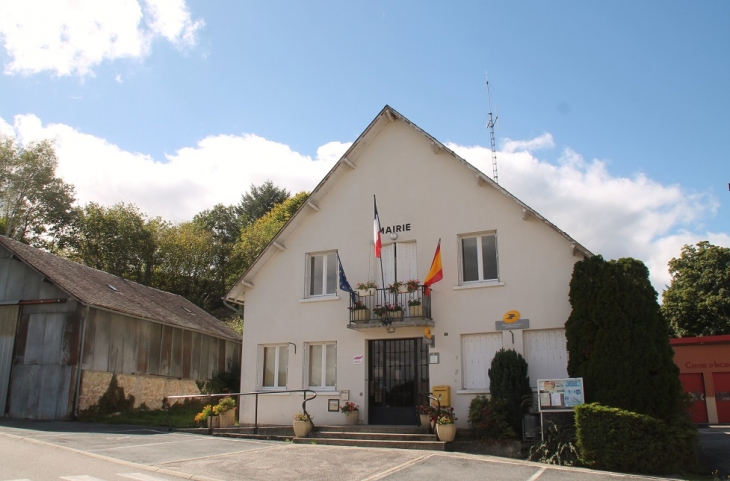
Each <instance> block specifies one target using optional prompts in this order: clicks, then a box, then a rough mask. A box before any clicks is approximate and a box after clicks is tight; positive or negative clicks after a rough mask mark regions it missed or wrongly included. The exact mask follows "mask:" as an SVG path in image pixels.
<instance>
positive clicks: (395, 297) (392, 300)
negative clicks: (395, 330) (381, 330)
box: [348, 285, 431, 325]
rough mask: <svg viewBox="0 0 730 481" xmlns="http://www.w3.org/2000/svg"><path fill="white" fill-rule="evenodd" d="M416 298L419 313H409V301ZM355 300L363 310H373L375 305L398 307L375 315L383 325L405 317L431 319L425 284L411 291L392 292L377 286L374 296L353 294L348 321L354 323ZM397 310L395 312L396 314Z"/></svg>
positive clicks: (428, 297) (429, 302) (429, 297)
mask: <svg viewBox="0 0 730 481" xmlns="http://www.w3.org/2000/svg"><path fill="white" fill-rule="evenodd" d="M411 300H416V301H420V302H421V306H420V307H421V309H420V310H421V315H420V316H413V315H411V309H415V308H412V307H410V305H409V301H411ZM355 302H357V303H359V305H361V306H365V310H367V311H368V312H373V313H374V311H375V308H376V307H377V306H381V307H383V308H385V306H386V305H389V304H390V305H395V306H398V307H400V310H399V311H385V312H384V315H382V316H378V315H375V317H376V320H377V319H379V320H380V321H381V322H382V323H383V325H389V324H391V323H392V322H393V321H394V320H401V319H403V320H405V319H415V318H423V319H429V320H430V319H431V294H430V293H429V294H426V286H425V285H421V286H419V287H418V289H417V290H415V291H412V292H393V291H391V290H390V289H389V288H387V287H386V288H377V289H375V295H374V296H363V297H361V296H360V295H358V294H357V293H356V294H355V295H354V296H350V307H349V308H348V309H350V316H349V323H350V324H352V323H355V322H356V321H355V316H356V314H355V313H356V312H358V310H356V309H355V307H356V306H355ZM396 312H397V314H396Z"/></svg>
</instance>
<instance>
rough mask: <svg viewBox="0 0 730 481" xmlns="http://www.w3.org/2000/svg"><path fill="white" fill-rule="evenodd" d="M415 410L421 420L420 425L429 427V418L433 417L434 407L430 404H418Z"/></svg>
mask: <svg viewBox="0 0 730 481" xmlns="http://www.w3.org/2000/svg"><path fill="white" fill-rule="evenodd" d="M416 412H417V413H418V416H419V418H420V420H421V426H429V427H430V425H431V418H433V415H434V414H435V413H436V408H434V407H433V406H431V405H430V404H419V405H418V406H416Z"/></svg>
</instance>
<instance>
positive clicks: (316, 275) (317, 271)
mask: <svg viewBox="0 0 730 481" xmlns="http://www.w3.org/2000/svg"><path fill="white" fill-rule="evenodd" d="M309 259H310V266H309V295H310V296H320V295H322V287H323V286H322V282H323V280H324V278H323V273H324V257H323V256H312V257H310V258H309Z"/></svg>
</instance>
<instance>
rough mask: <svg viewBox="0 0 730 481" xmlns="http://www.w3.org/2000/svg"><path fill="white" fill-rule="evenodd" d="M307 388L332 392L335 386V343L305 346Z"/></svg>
mask: <svg viewBox="0 0 730 481" xmlns="http://www.w3.org/2000/svg"><path fill="white" fill-rule="evenodd" d="M305 384H306V386H307V387H308V388H313V389H327V390H334V389H335V386H336V385H337V344H336V343H335V342H322V343H309V344H307V377H306V380H305Z"/></svg>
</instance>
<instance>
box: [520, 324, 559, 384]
mask: <svg viewBox="0 0 730 481" xmlns="http://www.w3.org/2000/svg"><path fill="white" fill-rule="evenodd" d="M522 336H523V337H522V340H523V343H524V346H525V360H526V361H527V365H528V371H527V372H528V374H529V376H530V384H531V385H532V389H537V384H536V383H537V380H538V379H563V378H567V377H568V345H567V343H566V341H565V329H546V330H540V331H523V334H522Z"/></svg>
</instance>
